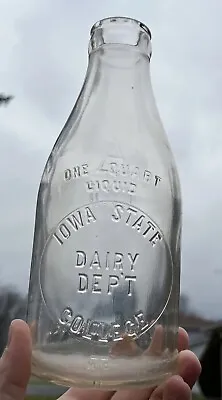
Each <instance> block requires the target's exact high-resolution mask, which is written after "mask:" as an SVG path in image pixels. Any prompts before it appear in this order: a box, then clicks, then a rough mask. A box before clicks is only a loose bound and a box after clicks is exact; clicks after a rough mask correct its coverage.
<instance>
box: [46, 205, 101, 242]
mask: <svg viewBox="0 0 222 400" xmlns="http://www.w3.org/2000/svg"><path fill="white" fill-rule="evenodd" d="M93 222H96V217H95V215H94V213H93V211H92V209H91V208H90V207H84V208H83V209H81V210H76V211H74V212H73V213H71V214H69V215H68V216H67V217H66V219H65V220H64V222H62V223H61V224H60V225H59V227H58V228H57V230H56V232H54V234H53V237H54V238H55V239H56V241H57V243H59V244H60V245H61V246H62V245H63V243H64V239H65V240H67V239H69V238H70V236H71V234H72V232H73V231H74V232H77V231H78V230H79V229H82V228H84V227H85V226H87V225H89V224H91V223H93Z"/></svg>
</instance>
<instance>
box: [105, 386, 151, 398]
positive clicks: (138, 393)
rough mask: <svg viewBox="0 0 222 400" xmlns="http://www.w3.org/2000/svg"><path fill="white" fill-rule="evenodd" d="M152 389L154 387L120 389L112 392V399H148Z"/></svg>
mask: <svg viewBox="0 0 222 400" xmlns="http://www.w3.org/2000/svg"><path fill="white" fill-rule="evenodd" d="M154 389H155V387H152V388H149V389H147V388H144V389H131V390H130V389H127V390H121V391H118V392H116V393H115V394H114V396H113V398H112V400H135V399H136V400H148V399H149V398H150V396H151V394H152V392H153V391H154Z"/></svg>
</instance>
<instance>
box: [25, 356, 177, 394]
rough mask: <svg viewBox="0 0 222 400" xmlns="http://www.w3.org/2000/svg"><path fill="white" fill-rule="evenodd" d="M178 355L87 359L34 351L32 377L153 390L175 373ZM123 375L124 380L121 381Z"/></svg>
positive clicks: (105, 387) (82, 385) (99, 386)
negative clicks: (149, 388)
mask: <svg viewBox="0 0 222 400" xmlns="http://www.w3.org/2000/svg"><path fill="white" fill-rule="evenodd" d="M176 364H177V353H175V354H174V355H173V357H172V354H171V357H170V358H169V357H167V358H166V357H163V356H162V357H160V356H147V355H146V356H145V355H142V356H139V357H135V358H125V359H124V358H121V359H119V358H111V357H107V358H106V357H98V356H94V357H87V356H81V355H63V354H46V353H43V352H41V351H39V350H34V351H33V355H32V374H33V375H34V376H36V377H38V378H42V379H45V380H47V381H49V382H51V383H54V384H56V385H60V386H65V387H79V388H87V389H93V388H94V389H103V390H118V389H127V388H133V387H134V388H142V387H147V388H148V387H153V386H156V385H159V384H160V383H162V382H163V381H165V380H166V379H168V378H169V377H170V376H172V375H173V374H175V373H176ZM120 376H121V379H120Z"/></svg>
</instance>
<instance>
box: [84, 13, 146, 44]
mask: <svg viewBox="0 0 222 400" xmlns="http://www.w3.org/2000/svg"><path fill="white" fill-rule="evenodd" d="M112 23H117V24H120V23H121V24H123V23H129V24H132V25H134V26H135V25H137V26H138V27H139V28H140V29H142V30H143V31H144V32H146V33H147V34H148V35H149V38H150V40H151V39H152V34H151V31H150V29H149V28H148V26H147V25H145V24H144V23H143V22H141V21H139V20H137V19H134V18H130V17H107V18H103V19H100V20H98V21H97V22H95V24H93V26H92V28H91V30H90V35H93V34H94V33H95V31H96V30H97V29H98V28H102V27H105V26H106V25H110V24H112Z"/></svg>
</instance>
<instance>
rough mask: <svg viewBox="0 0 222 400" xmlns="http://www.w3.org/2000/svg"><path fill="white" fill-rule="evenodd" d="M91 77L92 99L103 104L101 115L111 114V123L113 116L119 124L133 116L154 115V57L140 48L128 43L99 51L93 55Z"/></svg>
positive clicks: (111, 45)
mask: <svg viewBox="0 0 222 400" xmlns="http://www.w3.org/2000/svg"><path fill="white" fill-rule="evenodd" d="M87 75H88V77H89V80H90V81H91V85H90V86H91V88H92V94H93V96H92V97H91V100H93V99H94V100H95V101H96V102H99V103H100V105H99V106H100V109H101V113H102V110H104V113H106V115H107V113H109V118H108V119H109V120H110V119H111V116H112V115H113V118H115V120H116V121H117V120H118V119H119V121H124V119H125V118H127V119H129V114H130V113H134V112H135V113H136V114H137V115H138V112H139V113H141V112H142V110H143V111H144V112H146V113H147V112H149V113H152V109H153V108H155V100H154V96H153V92H152V85H151V78H150V58H149V56H148V55H147V54H145V53H142V52H141V51H140V50H138V48H134V47H133V46H129V45H124V44H121V45H120V44H118V45H113V44H109V45H104V46H102V47H100V48H98V49H97V50H95V51H93V52H91V53H90V55H89V66H88V74H87ZM138 109H140V111H139V110H138ZM153 111H154V112H155V110H153Z"/></svg>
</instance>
